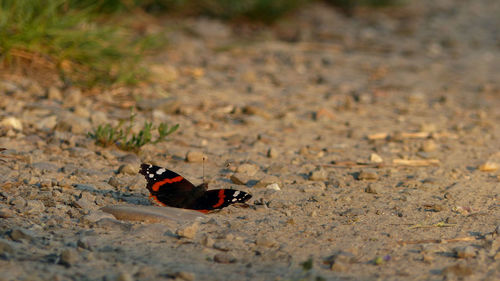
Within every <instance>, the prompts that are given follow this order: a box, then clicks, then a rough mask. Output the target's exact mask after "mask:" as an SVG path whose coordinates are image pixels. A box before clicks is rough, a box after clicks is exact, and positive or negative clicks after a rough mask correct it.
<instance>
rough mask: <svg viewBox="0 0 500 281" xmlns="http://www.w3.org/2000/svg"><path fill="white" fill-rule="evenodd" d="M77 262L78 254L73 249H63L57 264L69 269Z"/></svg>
mask: <svg viewBox="0 0 500 281" xmlns="http://www.w3.org/2000/svg"><path fill="white" fill-rule="evenodd" d="M77 261H78V253H77V252H76V250H75V249H65V250H63V251H62V252H61V256H60V257H59V263H60V264H62V265H64V266H66V267H70V266H72V265H74V264H75V263H76V262H77Z"/></svg>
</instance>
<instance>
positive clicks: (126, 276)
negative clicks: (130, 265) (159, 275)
mask: <svg viewBox="0 0 500 281" xmlns="http://www.w3.org/2000/svg"><path fill="white" fill-rule="evenodd" d="M115 280H116V281H134V277H132V275H130V273H128V272H120V273H119V274H118V276H116V279H115Z"/></svg>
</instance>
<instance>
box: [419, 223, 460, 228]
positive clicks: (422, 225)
mask: <svg viewBox="0 0 500 281" xmlns="http://www.w3.org/2000/svg"><path fill="white" fill-rule="evenodd" d="M455 225H456V224H454V223H445V222H438V223H435V224H414V225H412V226H410V227H409V228H410V229H413V228H430V227H452V226H455Z"/></svg>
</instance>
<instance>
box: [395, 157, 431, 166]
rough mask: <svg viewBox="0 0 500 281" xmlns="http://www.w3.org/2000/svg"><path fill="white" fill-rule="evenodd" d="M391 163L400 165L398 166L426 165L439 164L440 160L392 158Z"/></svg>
mask: <svg viewBox="0 0 500 281" xmlns="http://www.w3.org/2000/svg"><path fill="white" fill-rule="evenodd" d="M392 163H393V164H394V165H400V166H411V167H426V166H433V165H439V163H440V162H439V159H414V160H409V159H392Z"/></svg>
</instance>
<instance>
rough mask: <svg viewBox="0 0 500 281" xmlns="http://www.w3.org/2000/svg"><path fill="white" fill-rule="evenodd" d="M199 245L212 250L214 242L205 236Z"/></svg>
mask: <svg viewBox="0 0 500 281" xmlns="http://www.w3.org/2000/svg"><path fill="white" fill-rule="evenodd" d="M201 244H202V245H203V246H205V247H209V248H212V247H213V246H214V244H215V240H214V239H213V238H212V237H210V236H208V235H207V234H205V235H204V236H203V238H202V239H201Z"/></svg>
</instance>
